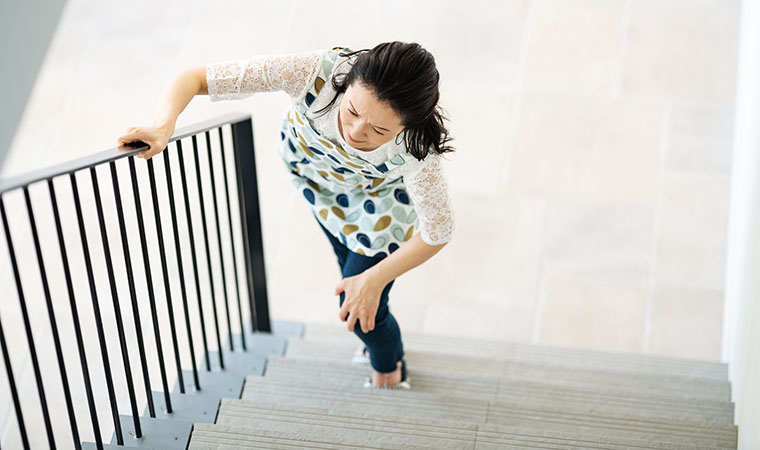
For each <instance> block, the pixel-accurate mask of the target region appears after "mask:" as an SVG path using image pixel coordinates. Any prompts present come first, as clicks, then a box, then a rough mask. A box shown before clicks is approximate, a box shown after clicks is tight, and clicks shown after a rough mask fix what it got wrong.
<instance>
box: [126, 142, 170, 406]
mask: <svg viewBox="0 0 760 450" xmlns="http://www.w3.org/2000/svg"><path fill="white" fill-rule="evenodd" d="M129 174H130V176H131V178H132V192H133V194H134V200H135V211H136V213H137V228H138V230H139V232H140V246H141V247H142V254H143V263H144V266H143V267H144V268H145V278H146V282H147V285H148V286H147V287H148V300H149V301H150V313H151V316H152V317H153V335H154V337H155V339H156V353H158V365H159V368H160V371H161V386H162V388H163V390H164V401H165V402H166V412H167V413H171V412H172V403H171V399H170V398H169V384H168V383H167V381H166V365H165V364H164V349H163V347H162V346H161V331H160V330H159V324H158V312H157V311H156V297H155V294H154V292H153V277H152V275H151V270H150V257H149V256H148V242H147V240H146V238H145V223H144V222H143V213H142V203H141V201H140V187H139V186H138V184H137V171H136V170H135V157H134V156H130V157H129Z"/></svg>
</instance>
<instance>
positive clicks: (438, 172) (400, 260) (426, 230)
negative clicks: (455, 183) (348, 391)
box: [335, 156, 454, 333]
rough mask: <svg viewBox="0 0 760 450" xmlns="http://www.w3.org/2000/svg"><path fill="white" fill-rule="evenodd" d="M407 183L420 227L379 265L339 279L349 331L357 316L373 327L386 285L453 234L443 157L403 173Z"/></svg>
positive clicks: (342, 316)
mask: <svg viewBox="0 0 760 450" xmlns="http://www.w3.org/2000/svg"><path fill="white" fill-rule="evenodd" d="M404 184H405V186H406V188H407V191H408V193H409V196H410V198H411V199H412V200H413V202H414V205H415V210H416V211H417V214H418V215H419V218H420V231H419V232H418V233H417V234H415V235H414V236H412V238H411V239H409V240H408V241H406V242H404V243H403V244H402V245H401V246H400V247H399V248H398V250H396V251H395V252H393V253H391V254H390V255H388V256H387V257H386V258H384V259H383V260H382V261H380V262H379V263H377V264H376V265H374V266H372V267H371V268H369V269H367V270H365V271H364V272H362V273H360V274H359V275H356V276H353V277H348V278H344V279H343V280H341V282H340V283H338V286H337V287H336V288H335V295H338V294H340V293H341V292H345V293H346V298H345V300H344V302H343V306H342V307H341V309H340V314H339V317H340V320H342V321H347V322H348V330H349V331H354V325H355V324H356V320H357V319H358V320H359V323H360V324H361V327H362V331H364V332H365V333H367V332H368V331H370V330H372V329H374V328H375V314H376V313H377V308H378V305H379V304H380V295H381V294H382V292H383V289H385V286H386V285H387V284H388V283H390V282H391V281H393V280H395V279H396V278H398V277H399V276H401V275H402V274H404V273H406V272H408V271H409V270H411V269H413V268H415V267H417V266H419V265H420V264H422V263H424V262H425V261H427V260H428V259H430V258H431V257H433V255H435V254H436V253H438V252H439V251H440V250H441V249H442V248H443V247H444V246H445V245H446V243H447V242H449V241H450V240H451V238H452V235H453V232H454V213H453V208H452V206H451V198H450V196H449V192H448V185H447V183H446V177H445V176H444V173H443V167H442V165H441V160H440V158H438V157H437V156H435V157H433V158H432V159H430V160H427V159H426V160H425V164H422V165H420V166H419V167H418V169H417V170H415V171H414V172H413V173H410V174H409V175H408V176H407V177H404ZM423 234H424V236H425V238H424V240H423Z"/></svg>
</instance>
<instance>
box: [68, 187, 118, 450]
mask: <svg viewBox="0 0 760 450" xmlns="http://www.w3.org/2000/svg"><path fill="white" fill-rule="evenodd" d="M69 177H70V178H71V189H72V191H73V194H74V207H75V208H76V212H77V222H78V223H79V236H80V238H81V239H82V253H83V254H84V262H85V268H86V269H87V281H88V282H89V285H90V297H91V298H92V309H93V314H94V315H95V326H96V328H97V331H98V340H99V341H100V355H101V357H102V358H103V371H104V372H105V376H106V385H107V387H108V399H109V400H110V402H111V415H112V416H113V426H114V431H115V432H116V440H117V442H118V444H119V445H124V436H123V434H122V430H121V424H120V423H119V408H118V405H117V403H116V393H115V391H114V387H113V378H112V376H111V363H110V362H109V360H108V347H107V345H106V336H105V332H104V330H103V319H102V318H101V314H100V302H99V301H98V291H97V288H96V286H95V275H94V274H93V272H92V261H91V257H90V247H89V244H88V242H87V231H86V230H85V227H84V216H83V215H82V204H81V200H80V198H79V189H78V187H77V179H76V172H72V173H71V174H69Z"/></svg>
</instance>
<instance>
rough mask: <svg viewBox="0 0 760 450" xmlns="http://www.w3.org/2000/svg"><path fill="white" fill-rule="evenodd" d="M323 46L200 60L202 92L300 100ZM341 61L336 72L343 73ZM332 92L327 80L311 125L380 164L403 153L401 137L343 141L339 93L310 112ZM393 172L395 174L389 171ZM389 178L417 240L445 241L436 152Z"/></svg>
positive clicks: (444, 191)
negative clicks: (401, 192)
mask: <svg viewBox="0 0 760 450" xmlns="http://www.w3.org/2000/svg"><path fill="white" fill-rule="evenodd" d="M326 53H327V52H326V51H317V52H312V53H303V54H291V55H276V56H270V55H261V56H254V57H251V58H247V59H239V60H233V61H223V62H215V63H210V64H207V65H206V81H207V83H208V94H209V98H210V100H211V101H212V102H215V101H221V100H238V99H243V98H247V97H250V96H251V95H253V94H254V93H256V92H273V91H285V92H287V93H288V94H289V95H290V96H291V98H292V99H293V101H294V102H299V101H301V100H302V99H303V97H304V96H305V95H306V93H307V92H308V91H309V88H310V87H311V85H312V84H313V82H314V78H315V77H316V76H317V74H318V72H319V68H320V65H321V64H322V59H323V58H324V56H325V54H326ZM348 69H350V67H349V66H348V64H343V65H342V66H341V68H339V69H336V73H340V72H344V73H345V72H347V71H348ZM334 95H335V91H334V90H333V89H332V88H331V83H330V81H329V80H328V82H327V83H325V86H324V88H323V89H322V90H321V91H320V93H319V96H318V97H317V99H315V101H314V103H313V104H312V105H311V107H310V108H309V111H308V112H307V117H308V118H309V119H310V120H311V123H312V125H313V126H314V128H316V129H317V130H318V131H320V132H321V133H322V135H323V136H324V137H326V138H328V139H330V140H332V141H333V142H336V143H338V144H340V146H341V147H342V148H343V149H344V150H345V151H346V152H347V153H350V154H352V155H354V156H357V157H359V158H362V159H364V160H365V161H368V162H370V163H372V164H381V163H382V162H383V161H386V160H388V159H389V158H391V157H392V156H393V155H395V154H398V153H405V152H406V148H405V145H404V143H403V142H401V143H400V144H396V140H395V139H391V140H390V141H389V142H387V143H386V144H383V145H381V146H380V147H378V148H376V149H375V150H371V151H366V150H358V149H355V148H353V147H351V146H350V145H348V144H347V143H346V142H345V140H343V137H342V136H341V134H340V132H339V130H338V107H337V105H339V104H340V98H338V99H337V100H336V101H335V104H334V107H333V108H331V109H330V110H329V111H328V112H327V113H326V114H322V115H314V114H311V112H312V111H315V110H318V109H320V108H321V107H322V106H324V105H326V104H327V103H328V102H329V101H330V100H331V99H332V97H333V96H334ZM393 172H395V173H393ZM386 176H387V177H389V178H391V179H394V178H398V177H402V179H403V183H404V187H405V188H406V190H407V192H408V193H409V196H410V197H411V199H412V202H413V204H414V208H415V211H416V212H417V215H418V217H419V219H420V234H421V237H422V240H423V241H424V242H425V243H427V244H429V245H439V244H443V243H446V242H449V241H450V240H451V239H452V237H453V233H454V228H455V222H454V212H453V208H452V205H451V197H450V195H449V191H448V184H447V182H446V177H445V174H444V171H443V166H442V164H441V156H440V155H437V154H433V153H431V154H429V155H428V156H427V157H426V158H425V159H424V160H423V161H418V160H416V159H415V160H413V161H411V162H410V163H408V164H404V165H402V166H399V167H398V168H397V169H395V170H391V171H390V172H388V173H387V174H386Z"/></svg>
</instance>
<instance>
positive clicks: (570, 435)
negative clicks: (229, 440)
mask: <svg viewBox="0 0 760 450" xmlns="http://www.w3.org/2000/svg"><path fill="white" fill-rule="evenodd" d="M217 424H218V425H222V426H225V427H236V428H238V429H245V431H246V433H250V434H256V433H258V432H260V431H264V432H279V431H284V432H287V433H292V432H296V433H298V434H300V435H303V436H315V435H324V434H331V433H334V432H336V431H340V432H343V433H346V434H348V435H361V436H362V438H363V439H367V440H368V442H369V443H370V444H372V443H374V442H378V441H382V442H384V443H391V442H392V443H394V444H395V447H394V448H408V447H409V446H414V447H419V448H434V449H442V450H443V449H474V448H503V447H504V446H507V447H509V446H510V445H526V446H527V445H530V447H531V448H558V447H557V446H560V448H589V449H592V448H599V449H602V448H604V449H610V450H612V449H630V448H640V449H655V448H657V449H670V450H687V449H689V450H693V449H717V448H721V447H715V446H695V445H693V444H689V445H684V444H677V443H667V442H666V443H662V442H657V441H656V440H655V439H650V440H634V439H625V438H618V437H615V436H613V435H610V434H607V435H599V434H588V433H586V434H583V433H574V432H567V431H563V432H552V431H546V430H534V429H526V428H520V427H508V426H494V425H483V424H481V425H477V424H462V423H457V422H446V421H436V420H430V419H424V418H409V417H398V416H392V415H387V416H379V415H378V414H376V413H375V412H372V411H362V410H359V409H350V410H349V409H342V410H330V409H324V408H308V407H299V406H284V405H279V404H276V403H266V402H249V401H244V400H233V399H229V400H225V401H224V402H223V403H222V405H221V408H220V410H219V417H218V420H217ZM347 438H350V436H347ZM494 446H497V447H494ZM724 448H725V447H724Z"/></svg>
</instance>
